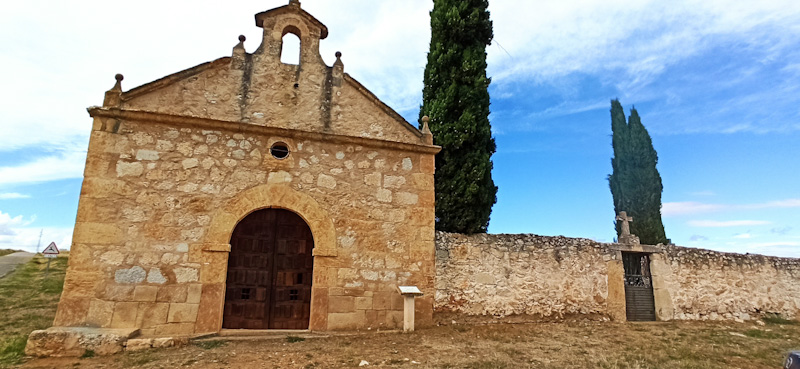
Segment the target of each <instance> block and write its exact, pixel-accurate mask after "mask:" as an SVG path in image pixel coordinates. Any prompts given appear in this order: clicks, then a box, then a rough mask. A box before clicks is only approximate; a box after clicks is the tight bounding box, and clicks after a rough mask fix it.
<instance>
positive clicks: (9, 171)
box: [0, 151, 86, 185]
mask: <svg viewBox="0 0 800 369" xmlns="http://www.w3.org/2000/svg"><path fill="white" fill-rule="evenodd" d="M85 161H86V153H83V152H74V151H73V152H66V153H60V154H58V155H52V156H45V157H41V158H38V159H35V160H33V161H31V162H28V163H25V164H21V165H17V166H6V167H0V185H7V184H20V183H37V182H47V181H56V180H61V179H69V178H80V177H82V176H83V167H84V163H85Z"/></svg>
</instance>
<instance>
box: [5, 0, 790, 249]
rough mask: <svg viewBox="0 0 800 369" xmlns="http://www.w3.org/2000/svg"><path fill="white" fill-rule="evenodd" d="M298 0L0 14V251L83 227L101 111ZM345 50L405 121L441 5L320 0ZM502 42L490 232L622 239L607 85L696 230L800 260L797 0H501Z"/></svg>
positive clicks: (494, 6)
mask: <svg viewBox="0 0 800 369" xmlns="http://www.w3.org/2000/svg"><path fill="white" fill-rule="evenodd" d="M285 3H286V1H265V0H259V1H255V0H253V1H237V2H236V5H228V4H224V5H223V4H222V3H220V2H217V1H207V0H202V1H191V2H189V1H176V2H164V1H153V0H143V1H137V2H126V3H115V2H107V1H106V2H104V1H82V2H79V3H73V2H69V3H67V2H60V3H53V2H48V1H43V0H32V1H27V2H15V3H12V4H11V5H6V6H5V7H4V8H5V9H4V11H3V12H2V13H1V14H0V33H2V34H4V35H6V36H5V37H3V38H2V39H0V66H2V68H0V78H2V80H3V81H4V83H3V85H4V86H5V87H6V88H4V89H2V90H0V248H21V249H28V250H32V249H34V248H35V247H36V243H37V241H38V236H39V232H40V231H41V230H43V232H44V236H43V240H42V243H43V244H44V245H46V244H47V243H49V242H50V241H55V242H56V243H57V244H58V245H59V246H61V247H65V246H67V245H68V244H69V242H70V237H71V233H72V227H73V225H74V221H75V214H76V211H77V203H78V196H79V194H80V184H81V175H82V172H83V165H84V161H85V155H86V146H87V144H88V135H89V130H90V126H91V119H90V118H89V116H88V114H87V113H86V110H85V108H86V107H88V106H91V105H99V104H100V103H101V102H102V98H103V92H104V91H105V90H107V89H108V88H110V87H111V86H112V85H113V83H114V78H113V76H114V74H115V73H123V74H124V75H125V80H124V81H123V88H124V89H126V90H127V89H130V88H133V87H135V86H138V85H141V84H143V83H147V82H149V81H152V80H155V79H158V78H160V77H162V76H164V75H167V74H171V73H174V72H177V71H179V70H182V69H186V68H189V67H192V66H194V65H197V64H200V63H202V62H205V61H209V60H213V59H216V58H219V57H222V56H229V55H230V53H231V48H232V47H233V46H234V45H235V44H236V43H237V42H238V41H237V36H238V35H239V34H244V35H246V36H247V42H246V43H245V47H246V49H247V50H248V51H249V52H252V51H254V50H255V49H256V48H257V47H258V45H259V43H260V32H259V29H258V28H256V27H255V25H254V21H253V14H255V13H257V12H260V11H263V10H266V9H269V8H272V7H276V6H281V5H284V4H285ZM302 3H303V8H304V9H306V10H307V11H309V12H310V13H311V14H313V15H314V16H316V17H317V18H318V19H319V20H320V21H322V22H323V23H324V24H326V25H327V26H328V28H329V31H330V36H329V37H328V38H327V39H325V40H323V41H322V43H321V53H322V56H323V59H325V60H326V62H327V63H328V64H329V65H330V64H332V63H333V61H334V60H335V58H334V53H335V52H336V51H341V52H342V53H343V58H342V60H343V61H344V64H345V72H347V73H350V74H351V75H352V76H353V77H354V78H356V79H358V80H359V81H360V82H361V83H363V84H364V85H365V86H367V88H369V89H370V90H372V91H373V92H374V93H375V94H376V95H377V96H379V97H380V98H381V99H382V100H383V101H385V102H386V103H387V104H389V105H390V106H392V107H393V108H394V109H395V110H397V111H398V112H400V113H401V114H402V115H403V116H404V117H406V119H407V120H409V121H412V122H413V121H415V120H416V118H417V112H418V109H419V105H420V99H421V90H422V74H423V71H424V67H425V62H426V53H427V50H428V42H429V40H430V28H429V18H428V11H429V10H430V9H431V7H432V4H431V3H430V2H429V1H421V0H402V1H400V0H388V1H371V0H351V1H344V2H331V1H323V0H304V1H302ZM490 11H491V12H492V19H493V21H494V25H495V27H494V33H495V41H494V43H493V44H492V45H491V46H490V47H489V48H488V49H487V51H488V62H489V69H488V74H489V75H490V76H491V77H492V78H493V80H492V81H493V82H492V85H491V87H490V93H491V97H492V115H491V121H492V129H493V131H494V134H495V138H496V140H497V147H498V149H497V153H496V154H495V156H494V157H493V160H494V166H495V170H494V172H493V175H494V178H495V182H496V184H497V185H498V186H499V187H500V191H499V193H498V202H497V204H496V205H495V207H494V211H493V214H492V220H491V223H490V227H489V230H490V232H492V233H536V234H542V235H565V236H570V237H586V238H593V239H596V240H600V241H612V240H613V238H614V227H613V218H614V214H613V206H612V202H611V195H610V192H609V190H608V183H607V180H606V177H607V176H608V174H610V171H611V164H610V158H611V153H612V152H611V139H610V134H611V129H610V115H609V108H610V103H609V101H610V100H611V99H613V98H619V99H620V101H621V102H622V104H623V106H625V108H626V111H629V109H630V108H631V107H633V106H635V107H636V109H637V110H638V111H639V114H640V115H641V117H642V122H643V123H644V125H645V126H646V127H647V128H648V130H649V131H650V134H651V136H652V138H653V144H654V146H655V149H656V151H657V152H658V154H659V164H658V169H659V171H660V173H661V176H662V178H663V184H664V193H663V198H662V200H663V203H664V206H663V209H662V211H663V213H664V216H663V221H664V225H665V228H666V232H667V236H668V237H670V238H671V239H672V240H673V242H675V243H676V244H679V245H683V246H690V247H701V248H709V249H714V250H722V251H731V252H749V253H761V254H768V255H779V256H794V257H800V184H798V182H799V181H800V160H798V158H800V146H799V145H798V143H800V37H798V35H800V3H798V2H797V1H793V0H776V1H758V2H754V1H740V0H726V1H713V0H711V1H710V0H704V1H674V2H663V1H636V2H630V1H613V0H611V1H610V0H605V1H593V0H586V1H572V2H564V1H557V0H544V1H536V2H518V1H511V0H492V1H490Z"/></svg>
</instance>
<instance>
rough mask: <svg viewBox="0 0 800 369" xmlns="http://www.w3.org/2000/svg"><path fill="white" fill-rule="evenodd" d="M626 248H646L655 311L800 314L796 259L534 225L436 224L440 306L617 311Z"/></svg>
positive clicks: (522, 311)
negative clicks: (499, 229)
mask: <svg viewBox="0 0 800 369" xmlns="http://www.w3.org/2000/svg"><path fill="white" fill-rule="evenodd" d="M623 251H632V252H645V253H650V260H651V261H650V269H651V272H652V278H653V294H654V299H655V305H656V317H657V318H658V319H659V320H672V319H682V320H684V319H689V320H738V319H741V320H749V319H751V318H755V317H757V316H758V315H760V314H764V313H777V314H781V315H782V316H784V317H788V318H793V317H794V318H797V317H800V297H798V296H800V259H789V258H778V257H767V256H761V255H740V254H729V253H721V252H715V251H708V250H699V249H692V248H686V247H679V246H661V245H659V246H647V245H633V246H628V245H623V244H606V243H599V242H595V241H592V240H588V239H578V238H566V237H546V236H537V235H526V234H522V235H472V236H465V235H459V234H451V233H443V232H437V234H436V301H435V309H436V310H437V311H454V312H459V313H466V314H470V315H494V316H509V315H531V316H534V317H538V318H557V319H560V318H563V317H566V316H574V315H587V316H593V317H598V318H610V319H613V320H618V321H624V320H625V319H626V318H625V290H624V282H623V274H624V272H623V266H622V262H621V253H622V252H623Z"/></svg>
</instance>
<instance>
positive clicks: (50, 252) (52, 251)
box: [42, 242, 59, 258]
mask: <svg viewBox="0 0 800 369" xmlns="http://www.w3.org/2000/svg"><path fill="white" fill-rule="evenodd" d="M58 253H59V251H58V247H56V243H55V242H50V244H49V245H47V247H45V249H44V251H42V254H43V255H44V257H46V258H56V257H58Z"/></svg>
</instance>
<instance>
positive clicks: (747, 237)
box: [733, 233, 753, 239]
mask: <svg viewBox="0 0 800 369" xmlns="http://www.w3.org/2000/svg"><path fill="white" fill-rule="evenodd" d="M733 238H738V239H749V238H753V235H751V234H750V233H740V234H737V235H735V236H733Z"/></svg>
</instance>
